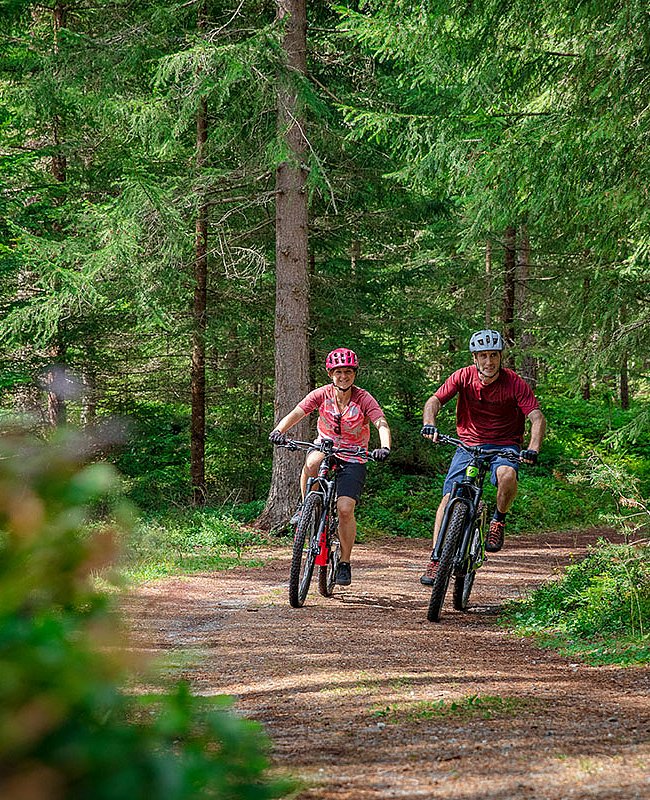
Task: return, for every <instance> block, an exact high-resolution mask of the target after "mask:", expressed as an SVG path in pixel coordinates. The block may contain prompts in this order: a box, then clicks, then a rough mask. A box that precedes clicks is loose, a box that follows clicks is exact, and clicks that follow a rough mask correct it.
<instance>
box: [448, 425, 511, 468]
mask: <svg viewBox="0 0 650 800" xmlns="http://www.w3.org/2000/svg"><path fill="white" fill-rule="evenodd" d="M437 442H440V443H441V444H451V445H454V447H460V448H461V449H462V450H465V452H466V453H470V454H471V455H477V456H491V457H492V458H495V457H497V456H498V457H499V458H505V459H506V460H508V461H512V463H513V464H524V463H526V462H524V461H522V460H521V457H520V455H519V453H513V452H512V450H487V449H486V448H484V447H481V446H480V445H469V444H465V442H463V441H461V440H460V439H456V438H455V437H454V436H447V435H446V434H444V433H440V432H438V439H437V440H436V443H437Z"/></svg>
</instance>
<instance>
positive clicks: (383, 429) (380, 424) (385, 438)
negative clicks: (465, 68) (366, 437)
mask: <svg viewBox="0 0 650 800" xmlns="http://www.w3.org/2000/svg"><path fill="white" fill-rule="evenodd" d="M375 427H376V428H377V430H378V431H379V441H380V442H381V446H382V447H386V448H387V449H388V450H390V428H389V427H388V423H387V422H386V420H385V419H384V417H380V418H379V419H378V420H377V421H376V422H375Z"/></svg>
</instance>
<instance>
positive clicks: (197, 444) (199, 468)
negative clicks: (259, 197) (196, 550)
mask: <svg viewBox="0 0 650 800" xmlns="http://www.w3.org/2000/svg"><path fill="white" fill-rule="evenodd" d="M198 14H199V17H198V28H199V31H202V30H204V29H205V24H206V12H205V3H202V4H201V5H200V7H199V12H198ZM207 141H208V101H207V99H206V98H205V97H202V98H201V99H200V101H199V108H198V111H197V114H196V173H197V178H198V180H199V181H200V180H201V177H200V176H201V170H202V169H203V167H204V166H205V161H206V152H205V151H206V143H207ZM199 192H200V196H199V203H198V208H197V213H196V230H195V240H194V301H193V305H192V317H193V335H192V364H191V376H190V384H191V394H192V421H191V434H190V436H191V442H190V475H191V480H192V503H193V505H195V506H198V505H203V504H204V503H205V499H206V484H205V332H206V322H207V320H206V313H207V284H208V204H207V201H206V198H205V195H204V193H203V192H202V191H201V190H199Z"/></svg>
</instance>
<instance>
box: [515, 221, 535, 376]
mask: <svg viewBox="0 0 650 800" xmlns="http://www.w3.org/2000/svg"><path fill="white" fill-rule="evenodd" d="M516 262H517V290H516V305H517V318H518V319H519V320H520V321H521V334H520V336H519V349H520V351H521V353H522V360H521V366H520V374H521V377H522V378H523V379H524V380H525V381H526V383H527V384H528V385H529V386H530V388H531V389H535V387H536V386H537V359H536V358H535V356H534V355H532V353H531V350H532V349H533V348H534V347H535V335H534V334H533V332H532V330H531V328H532V326H533V323H534V321H535V320H534V316H535V310H534V308H533V306H532V304H531V303H530V302H529V300H528V281H529V278H530V238H529V236H528V226H526V225H522V226H521V228H520V229H519V245H518V247H517V258H516Z"/></svg>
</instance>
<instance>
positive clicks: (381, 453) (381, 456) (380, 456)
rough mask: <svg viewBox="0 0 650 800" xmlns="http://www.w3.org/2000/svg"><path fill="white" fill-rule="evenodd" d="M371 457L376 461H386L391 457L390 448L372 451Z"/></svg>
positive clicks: (379, 448)
mask: <svg viewBox="0 0 650 800" xmlns="http://www.w3.org/2000/svg"><path fill="white" fill-rule="evenodd" d="M370 455H371V456H372V457H373V458H374V459H375V461H385V460H386V459H387V458H388V456H389V455H390V448H388V447H378V448H377V449H376V450H372V451H371V453H370Z"/></svg>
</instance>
